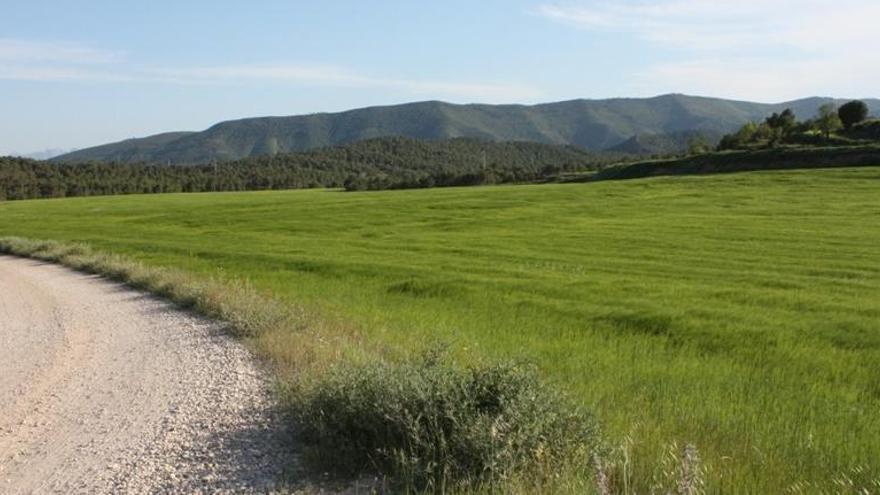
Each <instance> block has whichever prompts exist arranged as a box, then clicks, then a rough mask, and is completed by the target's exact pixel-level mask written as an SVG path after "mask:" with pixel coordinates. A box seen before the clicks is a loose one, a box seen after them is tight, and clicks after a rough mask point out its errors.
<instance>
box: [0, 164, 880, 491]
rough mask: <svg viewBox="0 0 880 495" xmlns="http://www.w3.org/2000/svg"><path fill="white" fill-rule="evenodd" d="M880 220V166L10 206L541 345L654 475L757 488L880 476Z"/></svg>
mask: <svg viewBox="0 0 880 495" xmlns="http://www.w3.org/2000/svg"><path fill="white" fill-rule="evenodd" d="M878 219H880V169H877V168H862V169H837V170H812V171H785V172H756V173H743V174H736V175H726V176H705V177H680V178H657V179H645V180H634V181H625V182H602V183H593V184H570V185H543V186H511V187H481V188H466V189H433V190H417V191H388V192H375V193H373V192H369V193H342V192H337V191H327V190H314V191H292V192H268V193H222V194H190V195H159V196H128V197H97V198H79V199H67V200H48V201H21V202H7V203H0V235H19V236H24V237H29V238H42V239H45V238H49V239H57V240H76V241H85V242H88V243H89V244H91V245H93V246H95V247H97V248H100V249H102V250H106V251H110V252H115V253H122V254H125V255H128V256H130V257H133V258H136V259H139V260H142V261H144V262H146V263H148V264H155V265H163V266H173V267H178V268H183V269H186V270H189V271H192V272H196V273H201V274H209V275H212V276H215V277H220V278H231V279H237V278H247V279H248V280H250V281H251V282H252V283H253V284H254V285H255V286H256V287H257V288H259V289H262V290H265V291H267V292H269V293H271V294H273V295H274V296H276V297H279V298H282V299H284V300H287V301H290V302H292V303H296V304H298V305H301V306H303V307H305V308H307V309H308V311H309V312H310V313H313V314H317V315H321V316H320V317H321V318H322V319H324V320H326V321H332V322H334V323H333V325H330V326H335V327H337V328H344V329H345V331H346V332H350V333H354V334H357V335H358V338H359V339H360V340H359V342H362V345H363V349H364V352H366V353H382V354H384V355H387V356H389V357H391V358H394V357H400V356H405V355H408V354H411V353H414V352H417V350H419V349H423V348H425V347H426V346H431V345H435V344H436V343H445V344H447V345H449V346H450V348H451V350H452V353H453V354H454V356H455V357H456V359H458V360H459V361H461V362H469V361H476V360H481V359H484V358H489V359H497V358H499V357H506V356H514V357H522V358H526V359H529V360H532V361H533V362H535V363H537V364H538V365H539V367H540V369H541V370H542V372H543V373H544V374H545V375H546V376H547V377H548V378H549V379H550V380H552V381H555V382H558V383H559V384H560V385H561V386H562V387H563V388H566V389H568V390H569V391H571V392H572V393H573V394H575V396H576V397H577V398H579V399H581V400H582V401H583V403H584V404H586V405H587V406H589V407H590V408H591V409H592V410H593V411H595V413H596V415H597V416H598V418H599V420H600V421H601V423H602V425H603V427H604V430H605V434H606V435H607V437H608V438H609V440H610V441H611V442H613V443H614V444H615V445H618V446H621V447H624V446H625V448H627V449H629V455H630V459H631V461H630V465H629V467H628V468H627V470H628V471H630V472H632V473H635V474H634V475H633V476H634V480H633V482H634V483H635V484H636V486H642V487H646V486H648V485H650V484H651V477H652V476H653V473H654V470H655V469H659V466H661V465H662V459H663V458H664V457H665V456H666V453H667V452H668V450H669V447H670V445H671V444H672V443H673V442H677V443H678V445H682V444H684V443H686V442H689V443H693V444H694V445H696V446H697V448H698V449H699V452H700V456H701V458H702V459H703V461H704V463H705V465H706V468H707V469H708V470H709V474H708V476H707V479H708V480H709V483H710V488H711V489H713V490H718V489H726V490H727V491H735V492H751V493H759V492H760V493H780V492H782V491H784V490H786V489H789V488H790V487H792V486H793V485H794V484H795V483H798V482H802V481H803V482H812V483H821V484H826V485H827V486H832V485H831V483H833V482H834V479H835V478H836V477H837V478H839V477H841V476H848V477H851V478H856V479H861V480H862V481H863V482H864V480H866V479H876V478H880V474H878V473H880V461H878V460H880V414H878V411H880V326H878V321H880V222H878ZM272 339H273V340H272V341H271V342H268V341H267V342H264V343H263V344H264V347H266V348H268V349H269V352H270V353H273V354H274V355H277V356H279V358H280V359H284V356H295V355H296V352H295V350H292V349H288V348H285V345H292V344H285V342H288V341H286V340H285V339H284V338H283V336H273V337H272ZM291 342H292V341H291ZM859 471H860V472H859ZM801 486H806V485H801ZM811 490H812V489H809V488H807V489H806V491H811Z"/></svg>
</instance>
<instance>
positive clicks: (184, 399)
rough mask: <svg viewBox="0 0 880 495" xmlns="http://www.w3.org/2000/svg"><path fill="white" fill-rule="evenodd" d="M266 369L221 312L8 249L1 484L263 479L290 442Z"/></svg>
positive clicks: (263, 486)
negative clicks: (209, 315) (195, 308)
mask: <svg viewBox="0 0 880 495" xmlns="http://www.w3.org/2000/svg"><path fill="white" fill-rule="evenodd" d="M268 388H269V385H268V382H267V379H266V377H265V374H264V373H263V372H262V371H261V370H260V368H259V367H258V366H257V365H255V364H254V362H253V360H252V358H251V356H250V355H249V354H248V352H247V350H246V349H244V348H243V347H242V346H241V344H240V343H237V342H235V341H233V340H232V339H230V338H229V337H227V336H226V335H224V334H223V332H222V329H221V328H220V327H219V326H218V325H217V324H214V323H210V322H207V321H205V320H202V319H199V318H197V317H194V316H193V315H190V314H188V313H185V312H181V311H179V310H176V309H175V308H174V307H172V306H171V305H169V304H168V303H165V302H162V301H159V300H157V299H156V298H153V297H151V296H148V295H145V294H142V293H140V292H137V291H133V290H131V289H128V288H126V287H124V286H122V285H120V284H115V283H111V282H107V281H105V280H102V279H100V278H98V277H94V276H88V275H83V274H79V273H76V272H73V271H71V270H68V269H65V268H62V267H58V266H54V265H49V264H45V263H42V262H38V261H32V260H26V259H20V258H13V257H7V256H0V493H4V494H5V493H9V494H16V493H220V492H234V493H243V492H244V493H247V492H257V493H264V492H268V491H274V490H276V489H277V487H278V486H279V485H278V480H279V479H280V478H281V477H282V475H283V472H284V471H285V470H286V469H287V468H289V467H290V466H292V465H293V463H294V455H293V454H292V453H290V452H288V451H285V445H288V444H289V442H285V441H284V439H283V435H284V432H283V431H282V429H281V426H279V425H280V424H282V423H283V422H282V421H279V419H278V417H277V414H275V413H274V405H273V402H272V398H271V394H270V393H269V390H268Z"/></svg>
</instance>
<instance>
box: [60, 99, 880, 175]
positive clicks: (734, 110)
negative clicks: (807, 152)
mask: <svg viewBox="0 0 880 495" xmlns="http://www.w3.org/2000/svg"><path fill="white" fill-rule="evenodd" d="M829 102H830V103H835V104H841V103H843V102H845V100H837V99H833V98H819V97H812V98H805V99H800V100H794V101H789V102H784V103H776V104H765V103H754V102H747V101H735V100H724V99H718V98H706V97H698V96H687V95H680V94H670V95H662V96H657V97H653V98H614V99H606V100H584V99H581V100H570V101H562V102H556V103H545V104H538V105H485V104H467V105H458V104H451V103H445V102H440V101H425V102H417V103H407V104H402V105H392V106H378V107H369V108H361V109H356V110H349V111H346V112H340V113H318V114H310V115H298V116H289V117H257V118H247V119H241V120H231V121H226V122H221V123H219V124H216V125H214V126H212V127H210V128H208V129H206V130H204V131H201V132H168V133H163V134H157V135H154V136H149V137H144V138H136V139H128V140H125V141H120V142H117V143H111V144H105V145H101V146H95V147H92V148H85V149H81V150H78V151H75V152H72V153H67V154H64V155H61V156H59V157H55V158H54V159H53V160H54V161H59V162H87V161H116V162H124V163H134V162H146V163H167V164H198V163H210V162H216V161H229V160H236V159H241V158H247V157H253V156H262V155H275V154H278V153H287V152H296V151H305V150H310V149H315V148H321V147H327V146H335V145H341V144H347V143H352V142H356V141H361V140H364V139H371V138H377V137H384V136H403V137H410V138H415V139H428V140H436V139H449V138H458V137H468V138H477V139H483V140H490V141H533V142H539V143H548V144H564V145H572V146H577V147H580V148H583V149H587V150H591V151H606V150H609V151H617V152H628V153H637V154H651V153H665V152H669V151H674V150H676V149H680V148H681V147H682V146H686V142H687V140H688V139H689V138H690V137H692V136H694V135H695V134H702V135H704V136H706V137H708V138H709V139H717V138H718V137H720V136H721V135H722V134H724V133H728V132H731V131H733V130H735V129H736V128H738V127H739V126H741V125H742V124H744V123H746V122H748V121H758V120H763V119H764V118H766V117H767V116H769V115H770V114H771V113H773V112H779V111H782V110H784V109H786V108H790V109H792V110H793V111H794V112H795V114H796V115H797V116H798V118H799V119H806V118H810V117H812V116H814V115H815V114H816V112H817V111H818V109H819V107H820V106H821V105H823V104H825V103H829ZM865 102H866V103H868V106H869V107H870V109H871V111H872V113H873V114H874V115H878V114H880V100H876V99H875V100H865Z"/></svg>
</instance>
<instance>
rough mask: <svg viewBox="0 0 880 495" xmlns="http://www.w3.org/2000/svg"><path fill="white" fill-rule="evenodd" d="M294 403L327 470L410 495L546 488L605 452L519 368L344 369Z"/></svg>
mask: <svg viewBox="0 0 880 495" xmlns="http://www.w3.org/2000/svg"><path fill="white" fill-rule="evenodd" d="M292 398H293V399H294V400H293V403H294V404H295V407H294V411H295V415H296V418H297V419H298V422H299V425H300V426H301V428H302V437H303V439H304V440H305V441H306V442H307V444H309V445H310V446H311V447H312V450H313V452H312V453H313V456H312V457H313V460H315V461H316V462H317V464H318V465H319V466H321V467H322V468H323V469H332V470H334V471H336V472H337V473H340V474H348V475H357V474H363V473H380V474H381V475H384V476H387V477H389V478H390V479H392V480H394V482H395V483H396V484H397V489H398V490H400V491H405V492H435V493H445V492H448V491H450V490H453V491H458V490H466V491H470V490H474V489H484V488H486V487H492V486H496V485H498V484H500V483H505V482H510V481H512V480H516V479H519V480H521V479H523V477H524V476H525V477H526V478H527V479H529V480H531V481H532V482H533V483H540V482H541V479H542V478H552V477H553V476H555V475H558V474H559V473H560V472H562V471H564V469H565V468H566V466H571V465H573V464H572V463H576V464H577V463H580V464H582V465H586V464H587V461H588V460H589V453H590V452H591V449H593V448H594V447H595V446H596V445H597V444H598V432H597V427H596V424H595V422H594V421H593V419H592V418H591V417H590V416H589V415H587V414H585V413H584V412H582V411H580V410H579V409H578V408H576V407H573V406H572V405H571V403H569V402H568V401H567V400H566V399H565V398H564V397H562V396H561V395H559V394H558V393H556V392H554V391H552V389H549V388H548V387H546V386H545V384H543V383H542V382H541V380H540V379H539V377H538V375H537V373H536V372H535V370H534V369H533V368H532V367H529V366H523V365H518V364H496V365H490V366H480V367H471V368H467V369H463V368H459V367H455V366H452V365H450V364H448V363H446V362H445V360H443V359H441V358H438V357H437V356H436V355H435V354H429V355H427V356H424V357H422V358H421V359H418V360H415V361H411V362H406V363H402V364H395V365H392V364H388V363H384V362H373V363H368V364H357V365H355V364H341V365H338V366H336V367H334V368H333V369H331V370H330V371H328V372H327V373H325V374H324V375H322V376H321V377H320V378H319V379H318V380H316V381H314V382H311V383H307V384H302V385H301V386H300V387H299V388H298V389H296V390H295V391H294V392H293V395H292Z"/></svg>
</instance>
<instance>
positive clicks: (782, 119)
mask: <svg viewBox="0 0 880 495" xmlns="http://www.w3.org/2000/svg"><path fill="white" fill-rule="evenodd" d="M795 124H797V118H795V116H794V112H792V111H791V109H790V108H786V109H785V110H783V111H782V113H774V114H773V115H771V116H769V117H767V125H769V126H770V127H772V128H773V129H782V133H783V134H788V132H789V131H790V130H791V129H792V128H794V126H795Z"/></svg>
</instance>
